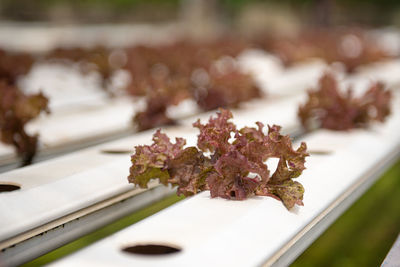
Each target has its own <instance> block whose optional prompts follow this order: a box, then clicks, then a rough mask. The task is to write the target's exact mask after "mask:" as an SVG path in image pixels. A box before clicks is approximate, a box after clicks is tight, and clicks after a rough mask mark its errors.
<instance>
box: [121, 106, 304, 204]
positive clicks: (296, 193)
mask: <svg viewBox="0 0 400 267" xmlns="http://www.w3.org/2000/svg"><path fill="white" fill-rule="evenodd" d="M231 118H232V113H231V112H230V111H229V110H224V109H220V112H219V113H218V114H217V117H216V118H210V119H209V121H208V123H207V124H201V123H200V121H197V122H196V123H194V124H193V126H194V127H197V128H199V130H200V134H199V135H198V141H197V147H195V146H191V147H186V148H184V146H185V144H186V140H185V139H183V138H176V141H175V143H171V141H170V139H169V138H168V137H167V135H165V134H163V133H161V131H160V130H158V131H157V132H156V133H155V134H154V136H153V144H152V145H150V146H148V145H143V146H137V147H136V148H135V149H136V151H135V154H134V155H132V158H131V160H132V166H131V168H130V175H129V177H128V180H129V182H130V183H133V184H135V185H138V186H140V187H142V188H146V187H147V184H148V182H149V181H150V180H152V179H159V181H160V182H161V183H162V184H164V185H168V184H170V185H172V186H177V193H178V195H180V194H183V195H185V196H190V195H194V194H197V193H199V192H201V191H204V190H210V194H211V197H213V198H214V197H222V198H226V199H236V200H243V199H246V198H248V197H250V196H252V195H259V196H271V197H274V198H276V199H279V200H281V201H282V202H283V204H284V205H285V207H286V208H288V209H290V208H292V207H293V206H294V205H295V204H297V205H303V202H302V199H303V193H304V188H303V186H302V185H301V184H300V183H299V182H296V181H293V179H294V178H296V177H298V176H299V175H300V174H301V173H302V171H303V170H304V169H305V167H304V163H305V157H307V156H308V153H307V152H306V149H307V147H306V144H305V143H301V145H300V147H299V148H298V149H297V150H294V149H293V147H292V142H291V139H290V137H289V136H283V135H281V134H280V127H279V126H276V125H274V126H272V127H268V133H267V134H265V133H264V131H263V127H264V125H263V124H262V123H261V122H257V123H256V124H257V128H251V127H244V128H242V129H240V130H238V129H237V128H236V126H235V124H233V123H232V122H230V121H229V119H231ZM269 158H278V159H279V163H278V167H277V169H276V170H275V172H274V173H273V174H272V175H271V174H270V170H269V169H268V166H267V164H266V163H265V162H266V160H267V159H269Z"/></svg>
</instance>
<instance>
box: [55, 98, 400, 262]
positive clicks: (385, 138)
mask: <svg viewBox="0 0 400 267" xmlns="http://www.w3.org/2000/svg"><path fill="white" fill-rule="evenodd" d="M398 100H399V97H398V95H397V98H396V99H395V101H398ZM399 129H400V107H399V106H398V105H395V107H394V114H393V115H392V116H391V117H390V119H389V120H388V121H387V122H386V123H385V124H384V125H375V126H374V127H372V128H371V129H369V130H354V131H349V132H332V131H326V130H321V131H317V132H314V133H312V134H310V135H308V136H306V137H305V138H303V141H306V142H307V144H308V147H309V150H310V151H313V150H314V151H315V150H318V151H326V152H331V153H329V154H326V155H313V156H311V157H310V158H309V159H308V160H307V168H308V169H307V170H306V171H305V172H304V173H303V175H302V176H301V177H300V178H299V181H300V182H301V183H302V184H303V185H304V187H305V189H306V193H305V196H304V204H305V206H304V207H298V208H296V209H294V210H292V211H290V212H289V211H287V210H286V209H285V207H284V206H283V205H282V203H280V202H279V201H277V200H275V199H272V198H268V197H253V198H250V199H248V200H246V201H227V200H223V199H219V198H217V199H210V196H209V193H208V192H203V193H201V194H199V195H197V196H194V197H191V198H188V199H187V200H185V201H183V202H180V203H178V204H176V205H174V206H172V207H170V208H167V209H165V210H163V211H161V212H159V213H157V214H156V215H154V216H151V217H149V218H147V219H145V220H143V221H141V222H139V223H137V224H135V225H133V226H131V227H128V228H126V229H125V230H123V231H121V232H118V233H117V234H115V235H113V236H111V237H109V238H107V239H105V240H103V241H100V242H98V243H96V244H95V245H93V246H90V247H88V248H86V249H83V250H81V251H79V252H78V253H76V254H74V255H72V256H70V257H68V258H66V259H64V260H61V261H59V262H56V263H54V264H53V266H109V265H113V266H159V265H163V266H188V265H190V266H259V265H260V264H262V263H265V262H267V263H268V264H273V263H274V262H275V260H277V259H278V258H279V255H280V254H279V252H280V251H281V250H284V251H283V252H282V253H283V254H282V255H284V254H285V250H290V247H291V246H295V245H298V244H296V242H294V243H288V242H289V241H291V240H292V239H293V240H295V241H296V236H298V235H299V234H306V233H307V232H312V231H313V229H314V228H317V227H316V225H315V223H316V222H319V221H322V220H323V218H319V217H318V216H321V214H322V217H328V216H329V215H330V212H331V211H332V207H335V206H340V205H341V204H342V202H347V204H348V200H346V199H351V195H349V196H346V194H351V192H353V191H354V190H357V188H358V187H363V186H365V185H368V184H371V182H372V181H373V180H374V179H376V178H377V177H373V176H370V173H374V169H376V168H381V167H382V164H383V163H384V162H388V161H390V160H393V159H395V158H396V157H398V156H399V151H400V134H399ZM375 176H376V175H375ZM344 196H346V197H344ZM351 201H354V199H352V200H351ZM350 203H351V202H350ZM325 227H327V225H325ZM303 229H307V230H305V231H306V232H305V233H304V232H303V233H301V232H302V231H303ZM148 243H150V244H151V243H153V244H172V245H174V246H178V247H180V248H182V249H183V250H182V251H181V252H179V253H176V254H171V255H169V256H159V257H150V256H134V255H129V254H126V253H123V252H121V248H123V247H125V246H127V245H134V244H148ZM285 246H288V247H286V248H285ZM274 255H278V256H277V257H278V258H275V259H274V260H272V261H268V260H269V259H271V257H273V256H274ZM291 259H293V256H292V258H291ZM287 261H289V262H290V259H289V260H287ZM287 261H286V262H285V261H283V262H280V263H278V265H280V264H282V265H285V264H288V262H287Z"/></svg>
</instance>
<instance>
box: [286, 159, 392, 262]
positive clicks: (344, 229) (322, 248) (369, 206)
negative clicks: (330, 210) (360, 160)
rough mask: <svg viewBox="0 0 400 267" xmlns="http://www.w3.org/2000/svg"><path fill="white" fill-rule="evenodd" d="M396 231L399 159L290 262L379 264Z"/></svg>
mask: <svg viewBox="0 0 400 267" xmlns="http://www.w3.org/2000/svg"><path fill="white" fill-rule="evenodd" d="M399 233H400V161H399V162H397V164H395V165H394V166H392V167H391V168H390V169H389V170H388V171H387V172H386V173H385V174H384V175H383V176H382V177H381V178H380V179H379V180H378V182H377V183H376V184H375V185H373V186H372V187H371V188H370V189H369V190H368V191H367V192H366V193H365V194H364V195H363V196H362V197H361V198H360V199H359V200H358V201H357V202H356V203H354V204H353V206H351V207H350V209H348V210H347V211H346V212H345V213H344V214H343V215H342V216H341V217H340V218H339V219H338V220H336V221H335V223H334V224H332V225H331V226H330V227H329V228H328V230H327V231H326V232H325V233H324V234H323V235H321V236H320V237H319V238H318V239H317V240H316V241H315V242H314V243H313V244H312V245H311V246H310V247H309V248H308V249H307V250H306V251H305V252H304V253H303V254H302V255H301V256H300V257H299V258H298V259H297V260H296V261H295V262H294V263H293V264H292V266H293V267H301V266H307V267H308V266H311V267H312V266H324V267H325V266H328V267H329V266H332V267H339V266H340V267H352V266H357V267H359V266H363V267H364V266H367V267H368V266H374V267H375V266H379V265H380V264H381V263H382V261H383V259H384V258H385V256H386V254H387V253H388V252H389V250H390V248H391V246H392V245H393V243H394V241H395V240H396V238H397V235H398V234H399Z"/></svg>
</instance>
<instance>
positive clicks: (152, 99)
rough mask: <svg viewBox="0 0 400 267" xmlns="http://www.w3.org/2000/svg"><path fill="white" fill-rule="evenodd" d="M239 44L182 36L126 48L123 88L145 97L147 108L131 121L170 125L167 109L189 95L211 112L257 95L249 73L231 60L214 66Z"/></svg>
mask: <svg viewBox="0 0 400 267" xmlns="http://www.w3.org/2000/svg"><path fill="white" fill-rule="evenodd" d="M244 48H245V44H243V43H242V42H237V43H235V42H233V41H232V40H230V39H221V40H216V41H213V42H207V43H195V42H191V41H188V40H183V41H179V42H176V43H173V44H167V45H160V46H153V47H150V46H135V47H132V48H129V49H127V50H126V51H127V58H128V60H127V64H126V66H125V67H124V68H125V69H126V70H127V71H128V72H130V74H131V76H132V81H131V84H130V85H129V86H128V88H127V91H128V92H129V93H130V94H132V95H135V96H140V95H145V96H146V97H147V109H146V110H144V111H143V112H141V113H139V114H138V115H136V116H135V118H134V120H133V121H134V123H135V124H136V125H137V126H138V129H139V130H145V129H149V128H153V127H157V126H161V125H165V124H170V123H172V122H173V121H172V119H170V118H168V117H167V115H166V110H167V108H168V107H169V106H172V105H177V104H179V103H180V102H181V101H183V100H185V99H188V98H193V99H194V100H195V101H196V102H197V104H198V105H199V107H200V108H202V109H203V110H211V109H215V108H218V107H232V106H237V105H238V104H239V103H241V102H244V101H248V100H250V99H253V98H257V97H260V96H261V91H260V89H259V88H258V87H257V86H256V85H255V82H254V80H253V79H252V77H251V76H250V75H246V74H244V73H242V72H240V70H239V69H238V68H237V67H235V66H234V64H232V63H231V64H229V63H228V64H220V69H222V71H221V70H218V68H217V67H215V62H216V61H217V60H219V59H221V58H223V57H227V58H230V57H232V56H236V55H237V54H238V53H239V52H240V51H242V50H243V49H244ZM230 59H231V58H230ZM227 61H230V60H227ZM231 61H234V60H233V59H232V60H231ZM222 65H223V66H222ZM221 66H222V67H221ZM154 111H156V113H154Z"/></svg>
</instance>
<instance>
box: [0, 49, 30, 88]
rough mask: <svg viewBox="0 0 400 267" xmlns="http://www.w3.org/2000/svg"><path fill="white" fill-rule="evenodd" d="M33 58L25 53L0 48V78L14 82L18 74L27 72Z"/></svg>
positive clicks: (10, 82)
mask: <svg viewBox="0 0 400 267" xmlns="http://www.w3.org/2000/svg"><path fill="white" fill-rule="evenodd" d="M33 60H34V59H33V58H32V56H30V55H29V54H25V53H9V52H6V51H4V50H1V49H0V80H2V81H5V82H7V83H8V84H15V83H16V81H17V79H18V77H19V76H20V75H25V74H26V73H28V72H29V71H30V69H31V67H32V65H33Z"/></svg>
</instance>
